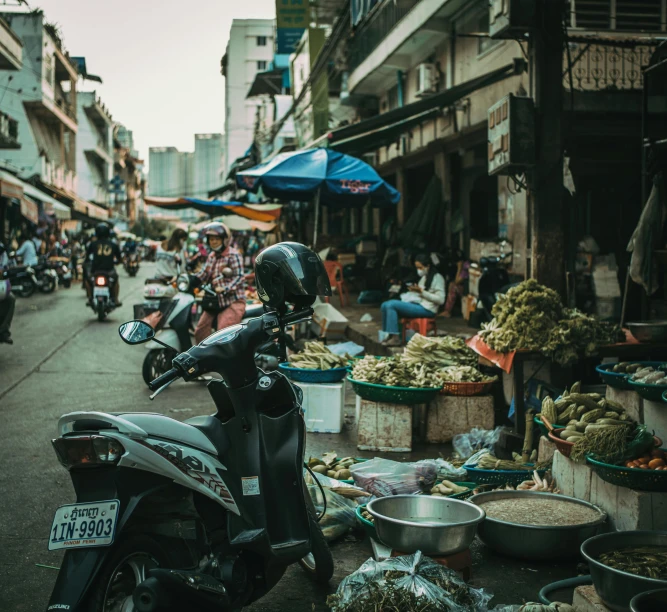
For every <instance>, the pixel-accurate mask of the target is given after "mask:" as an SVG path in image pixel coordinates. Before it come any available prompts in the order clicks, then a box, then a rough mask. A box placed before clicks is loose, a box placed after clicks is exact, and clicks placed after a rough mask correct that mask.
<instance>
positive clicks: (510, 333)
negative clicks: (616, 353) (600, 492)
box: [479, 279, 625, 365]
mask: <svg viewBox="0 0 667 612" xmlns="http://www.w3.org/2000/svg"><path fill="white" fill-rule="evenodd" d="M491 314H492V315H493V320H492V321H491V322H490V323H487V324H484V325H483V330H482V331H481V332H480V334H479V335H480V337H481V338H482V339H483V340H484V342H485V343H486V344H487V345H488V346H489V347H490V348H491V349H493V350H495V351H498V352H500V353H509V352H512V351H517V350H526V351H539V352H541V353H543V354H544V355H545V356H547V357H549V358H550V359H552V360H553V361H554V362H555V363H558V364H560V365H566V364H569V363H572V362H574V361H576V360H577V359H578V358H579V356H581V355H584V356H590V355H593V354H595V353H596V352H597V349H598V348H599V347H600V346H602V345H607V344H614V343H616V342H620V341H622V340H624V338H625V336H624V335H623V334H622V332H621V330H620V327H619V326H617V325H612V324H610V323H605V322H602V321H600V320H599V319H598V318H597V317H595V316H592V315H587V314H584V313H582V312H580V311H578V310H576V309H571V308H565V307H564V306H563V303H562V301H561V299H560V297H559V295H558V293H556V292H555V291H554V290H553V289H549V288H547V287H545V286H543V285H540V284H539V283H538V282H537V281H536V280H535V279H529V280H526V281H524V282H522V283H521V284H519V285H517V286H516V287H512V288H511V289H510V290H509V291H508V292H507V293H506V294H505V295H499V296H498V301H497V302H496V304H495V305H494V306H493V310H492V311H491Z"/></svg>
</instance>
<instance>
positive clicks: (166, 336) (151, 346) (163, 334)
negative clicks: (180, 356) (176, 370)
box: [145, 329, 181, 353]
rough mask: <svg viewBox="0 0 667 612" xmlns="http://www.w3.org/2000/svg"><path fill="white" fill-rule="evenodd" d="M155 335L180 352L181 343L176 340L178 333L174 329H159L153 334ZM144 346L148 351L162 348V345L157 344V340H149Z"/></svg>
mask: <svg viewBox="0 0 667 612" xmlns="http://www.w3.org/2000/svg"><path fill="white" fill-rule="evenodd" d="M155 337H156V338H157V339H158V340H161V341H162V342H164V343H165V344H167V345H169V346H170V347H171V348H173V349H174V350H175V351H176V352H177V353H180V352H181V343H180V341H179V340H178V334H177V333H176V331H175V330H173V329H163V330H161V331H159V332H158V333H157V334H155ZM145 346H146V350H149V351H152V350H155V349H163V348H164V347H163V346H162V345H160V344H158V343H157V342H153V341H152V340H151V341H150V342H147V343H146V345H145Z"/></svg>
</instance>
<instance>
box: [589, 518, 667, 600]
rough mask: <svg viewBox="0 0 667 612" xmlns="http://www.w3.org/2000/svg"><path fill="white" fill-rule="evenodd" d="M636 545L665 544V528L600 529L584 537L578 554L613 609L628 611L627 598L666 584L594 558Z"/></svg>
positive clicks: (603, 598)
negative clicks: (662, 529)
mask: <svg viewBox="0 0 667 612" xmlns="http://www.w3.org/2000/svg"><path fill="white" fill-rule="evenodd" d="M640 546H664V547H665V548H667V531H619V532H616V533H604V534H602V535H599V536H595V537H594V538H591V539H590V540H586V541H585V542H584V543H583V544H582V546H581V554H582V555H583V557H584V558H585V559H586V561H588V566H589V568H590V570H591V578H592V579H593V584H594V585H595V590H596V591H597V593H598V595H599V596H600V599H602V602H603V603H604V605H605V606H607V607H608V608H610V609H612V610H614V612H629V611H630V600H631V599H632V598H633V597H634V596H635V595H639V594H640V593H643V592H644V591H651V590H654V589H664V588H667V580H656V579H654V578H644V577H643V576H636V575H635V574H629V573H628V572H623V571H621V570H617V569H613V568H611V567H607V566H606V565H603V564H602V563H600V562H599V561H598V558H599V557H600V555H601V554H602V553H606V552H610V551H612V550H619V549H621V548H637V547H640Z"/></svg>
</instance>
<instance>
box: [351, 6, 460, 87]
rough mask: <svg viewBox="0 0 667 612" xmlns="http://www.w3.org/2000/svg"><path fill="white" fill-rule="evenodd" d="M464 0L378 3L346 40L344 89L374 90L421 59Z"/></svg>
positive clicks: (436, 40) (448, 26)
mask: <svg viewBox="0 0 667 612" xmlns="http://www.w3.org/2000/svg"><path fill="white" fill-rule="evenodd" d="M466 3H467V2H466V0H396V2H394V1H389V2H384V3H383V4H381V5H379V7H378V8H376V9H375V10H374V11H373V12H372V13H371V14H370V15H369V16H368V17H367V18H366V21H365V22H364V23H362V24H361V25H360V26H358V27H357V29H356V30H355V31H354V36H353V38H352V40H351V42H350V51H349V64H348V66H349V69H350V77H349V80H348V89H349V91H350V92H351V93H362V94H363V93H367V94H376V93H377V91H378V90H380V89H382V88H383V87H386V84H387V83H388V82H389V81H390V80H395V79H396V71H397V70H407V69H408V68H410V67H411V66H413V65H414V64H415V63H416V62H419V61H422V60H423V58H424V57H425V56H427V55H429V53H430V52H432V50H433V49H434V47H435V46H437V45H438V44H440V43H442V40H443V36H444V35H446V34H448V33H449V31H450V27H451V26H450V18H451V17H452V15H454V13H455V12H456V11H458V10H459V9H460V8H461V7H463V6H464V5H465V4H466Z"/></svg>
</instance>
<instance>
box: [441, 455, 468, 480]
mask: <svg viewBox="0 0 667 612" xmlns="http://www.w3.org/2000/svg"><path fill="white" fill-rule="evenodd" d="M435 463H436V465H437V467H438V480H460V479H461V478H465V477H466V476H467V475H468V472H467V470H466V469H465V468H462V467H458V468H457V467H454V466H453V465H452V464H451V463H449V461H445V460H444V459H441V458H440V457H438V458H437V459H436V460H435Z"/></svg>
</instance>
